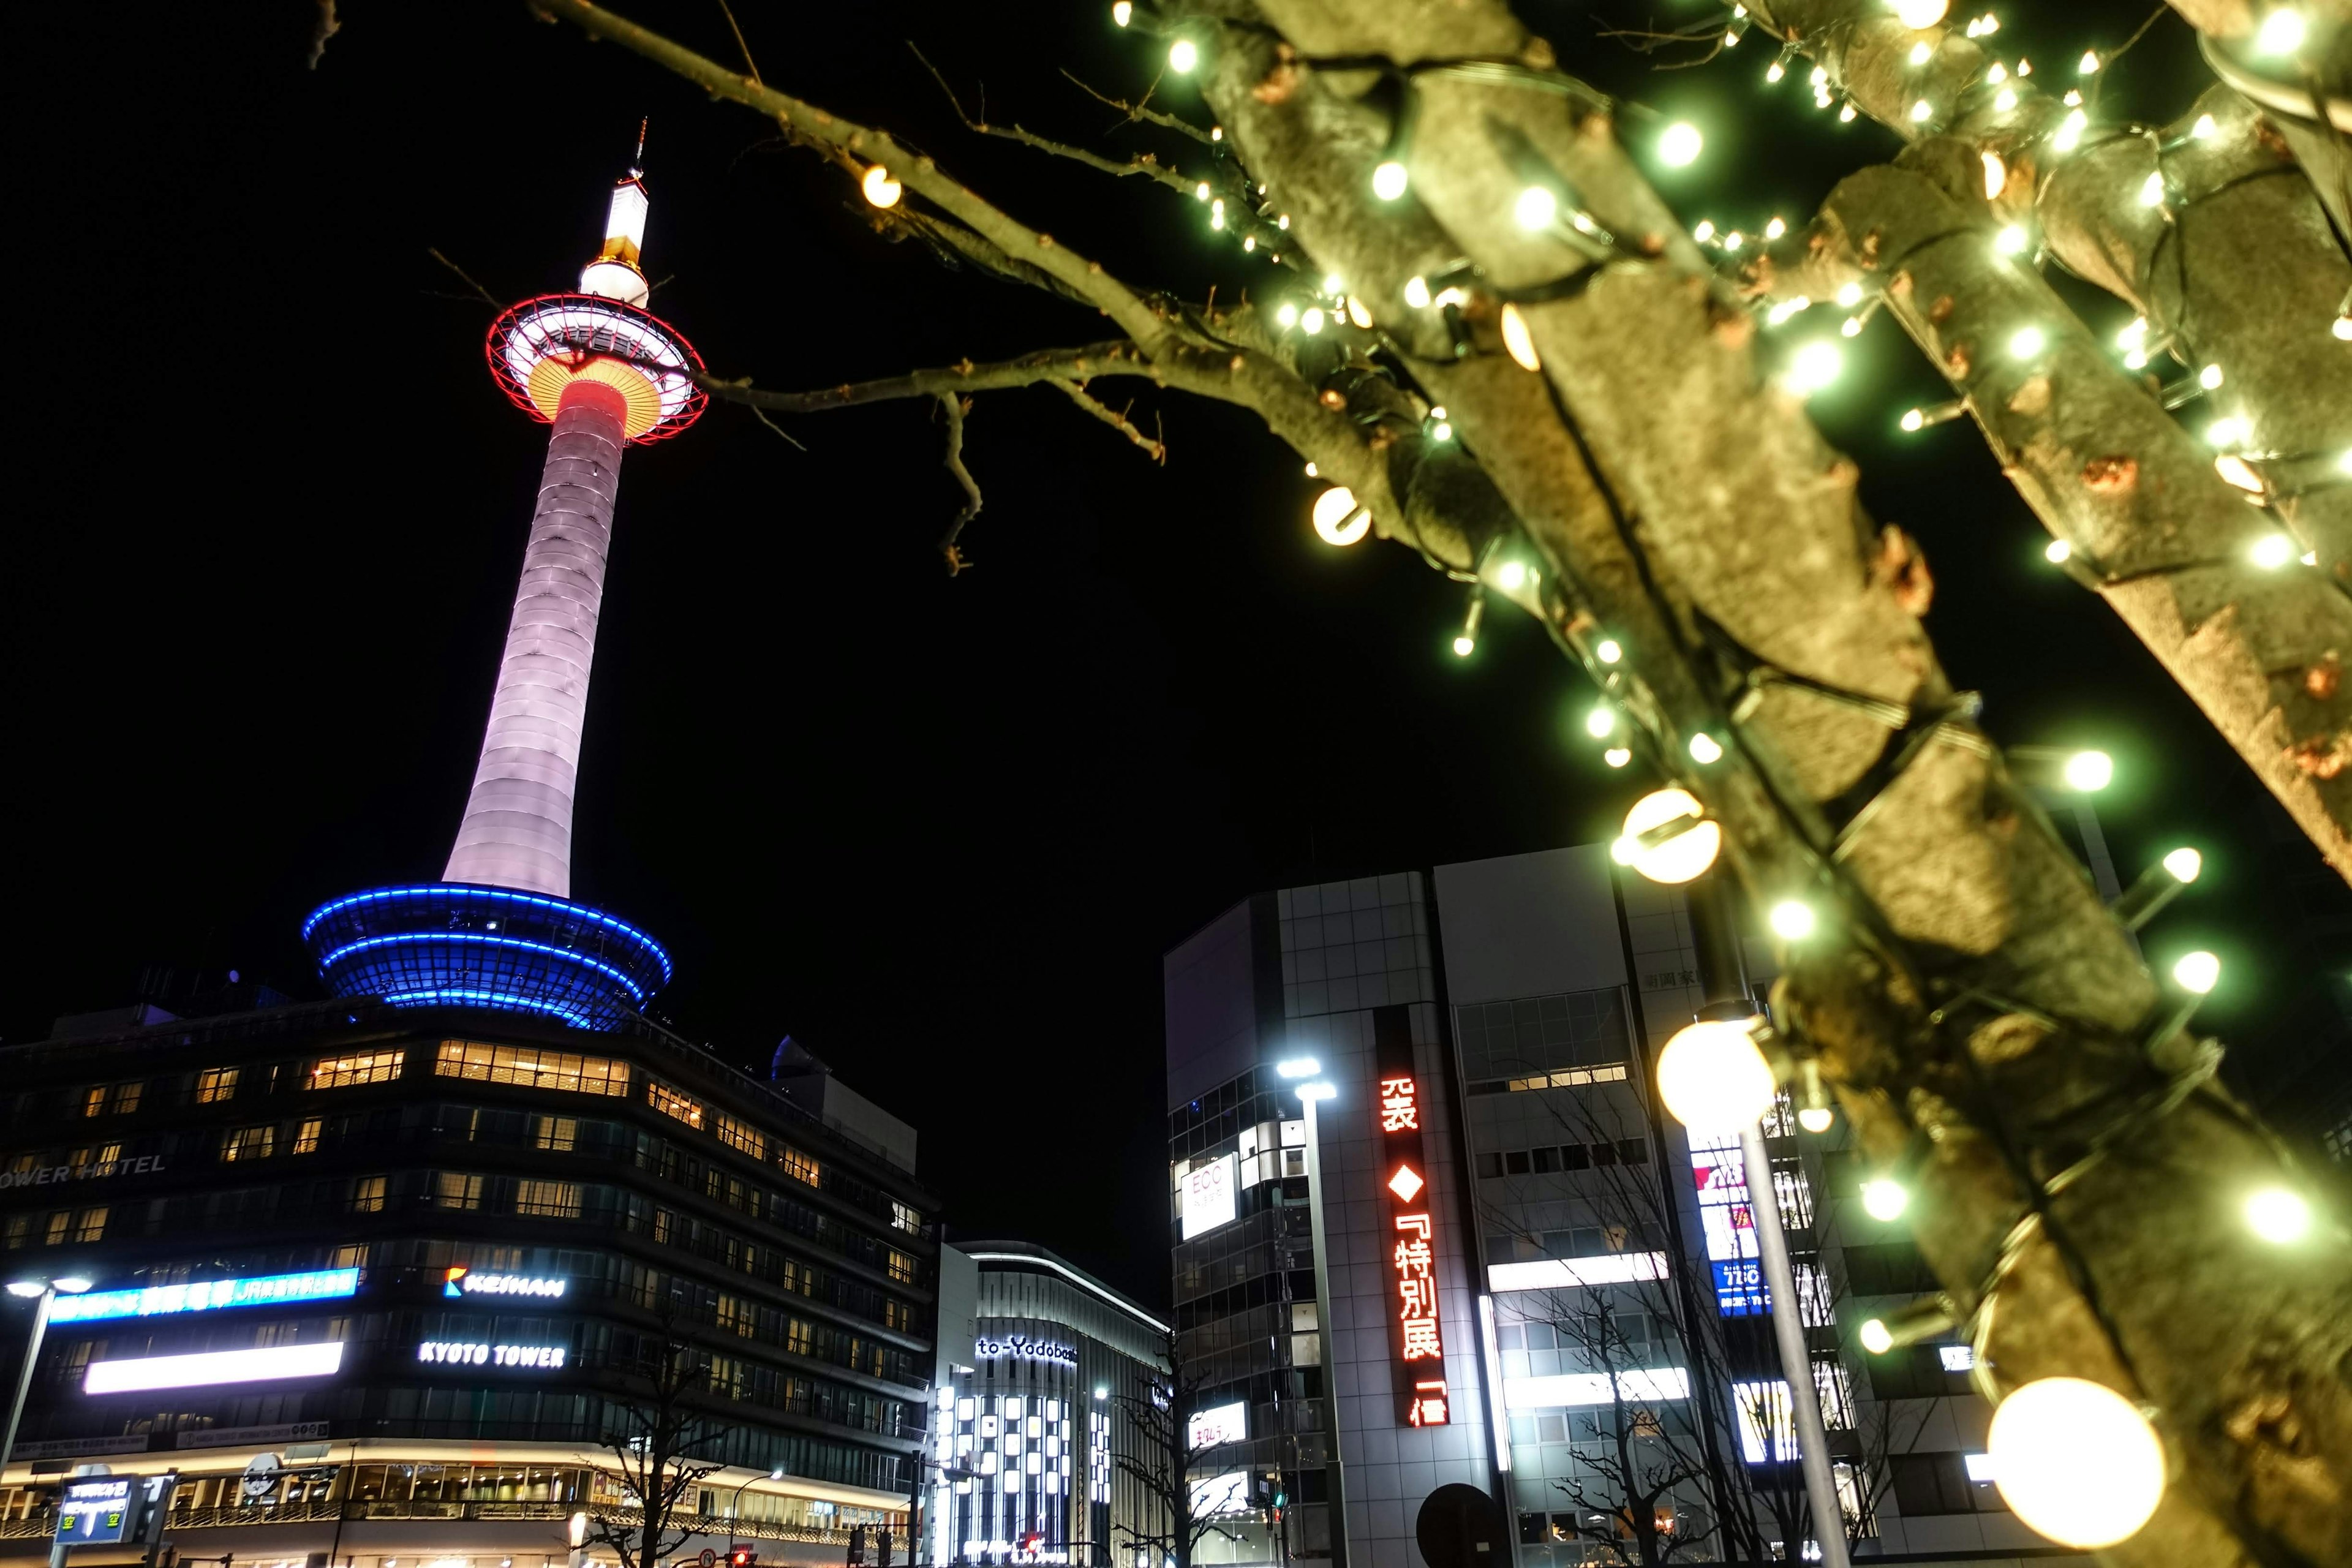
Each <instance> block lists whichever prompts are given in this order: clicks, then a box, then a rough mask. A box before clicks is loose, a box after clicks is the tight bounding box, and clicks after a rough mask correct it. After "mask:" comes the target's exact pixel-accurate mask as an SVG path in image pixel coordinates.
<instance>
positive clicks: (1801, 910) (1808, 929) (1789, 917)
mask: <svg viewBox="0 0 2352 1568" xmlns="http://www.w3.org/2000/svg"><path fill="white" fill-rule="evenodd" d="M1764 918H1765V921H1767V923H1769V925H1770V926H1771V928H1772V934H1773V935H1775V936H1777V937H1779V938H1780V939H1781V940H1782V941H1783V942H1802V941H1804V940H1805V938H1807V937H1809V936H1811V935H1812V934H1813V927H1814V923H1815V921H1814V916H1813V906H1812V905H1811V904H1809V903H1806V902H1805V901H1804V900H1801V899H1782V900H1780V902H1779V903H1777V904H1774V905H1773V906H1772V910H1771V912H1770V913H1769V914H1768V915H1766V916H1765V917H1764Z"/></svg>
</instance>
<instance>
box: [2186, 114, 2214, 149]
mask: <svg viewBox="0 0 2352 1568" xmlns="http://www.w3.org/2000/svg"><path fill="white" fill-rule="evenodd" d="M2213 131H2214V125H2213V117H2212V116H2211V115H2210V114H2200V115H2199V116H2198V117H2197V122H2196V123H2195V124H2194V125H2191V126H2190V127H2189V135H2190V136H2192V137H2194V138H2195V139H2196V140H2198V141H2200V142H2203V141H2206V140H2208V139H2209V138H2210V137H2211V136H2212V134H2213Z"/></svg>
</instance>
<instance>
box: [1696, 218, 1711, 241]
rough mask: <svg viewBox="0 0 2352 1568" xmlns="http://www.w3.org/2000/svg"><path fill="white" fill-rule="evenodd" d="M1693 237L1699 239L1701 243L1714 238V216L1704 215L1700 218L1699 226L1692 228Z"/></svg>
mask: <svg viewBox="0 0 2352 1568" xmlns="http://www.w3.org/2000/svg"><path fill="white" fill-rule="evenodd" d="M1691 237H1692V238H1693V239H1695V240H1697V241H1698V242H1699V243H1700V244H1701V245H1705V244H1706V242H1707V241H1708V240H1710V239H1713V238H1714V237H1715V220H1714V219H1713V218H1704V217H1703V218H1701V219H1699V220H1698V226H1697V227H1696V228H1694V229H1692V230H1691Z"/></svg>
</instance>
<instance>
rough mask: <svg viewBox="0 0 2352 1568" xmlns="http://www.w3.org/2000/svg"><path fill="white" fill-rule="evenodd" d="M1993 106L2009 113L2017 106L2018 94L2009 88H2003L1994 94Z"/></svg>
mask: <svg viewBox="0 0 2352 1568" xmlns="http://www.w3.org/2000/svg"><path fill="white" fill-rule="evenodd" d="M1992 106H1993V107H1994V108H1995V109H1998V110H2000V111H2001V112H2002V113H2003V114H2007V113H2008V112H2009V111H2010V110H2012V109H2015V108H2016V107H2017V94H2016V93H2015V92H2013V91H2011V89H2008V88H2002V89H2000V91H1999V92H1997V93H1995V94H1994V95H1993V100H1992Z"/></svg>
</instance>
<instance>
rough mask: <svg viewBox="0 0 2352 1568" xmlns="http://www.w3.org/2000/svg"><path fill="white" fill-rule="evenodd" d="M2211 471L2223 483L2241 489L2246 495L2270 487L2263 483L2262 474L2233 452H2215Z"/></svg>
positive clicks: (2258, 492) (2260, 491)
mask: <svg viewBox="0 0 2352 1568" xmlns="http://www.w3.org/2000/svg"><path fill="white" fill-rule="evenodd" d="M2213 471H2214V472H2215V473H2217V474H2219V475H2221V482H2222V483H2223V484H2225V485H2229V486H2231V488H2232V489H2242V490H2243V491H2245V492H2246V493H2247V494H2248V495H2256V496H2258V495H2261V494H2262V493H2263V491H2264V490H2266V489H2269V488H2270V487H2269V486H2267V485H2265V484H2263V476H2262V474H2261V473H2260V472H2259V471H2258V470H2256V468H2254V466H2253V465H2252V463H2249V462H2248V461H2246V459H2245V458H2241V457H2239V456H2238V455H2237V454H2236V453H2235V452H2221V453H2218V454H2216V455H2215V457H2214V458H2213Z"/></svg>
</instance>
